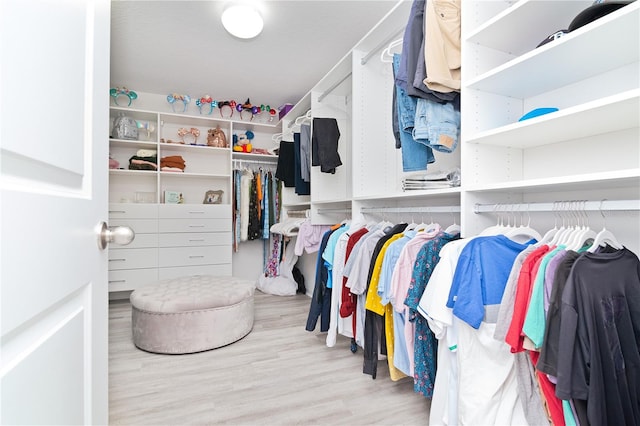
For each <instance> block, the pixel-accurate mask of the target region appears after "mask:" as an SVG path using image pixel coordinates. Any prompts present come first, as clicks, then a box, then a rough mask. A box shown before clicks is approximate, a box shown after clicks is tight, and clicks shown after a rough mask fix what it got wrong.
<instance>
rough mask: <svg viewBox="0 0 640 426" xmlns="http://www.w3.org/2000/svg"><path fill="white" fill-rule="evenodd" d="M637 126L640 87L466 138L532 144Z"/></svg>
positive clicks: (519, 145) (517, 145) (518, 145)
mask: <svg viewBox="0 0 640 426" xmlns="http://www.w3.org/2000/svg"><path fill="white" fill-rule="evenodd" d="M637 127H640V89H634V90H629V91H626V92H624V93H620V94H617V95H613V96H608V97H606V98H602V99H598V100H595V101H592V102H587V103H584V104H582V105H577V106H574V107H570V108H567V109H564V110H559V111H556V112H553V113H550V114H546V115H542V116H539V117H536V118H532V119H529V120H525V121H521V122H516V123H512V124H509V125H507V126H502V127H499V128H496V129H492V130H489V131H486V132H481V133H478V134H477V135H473V136H471V137H470V138H469V139H467V141H466V142H467V143H472V144H487V145H498V146H511V147H515V148H530V147H535V146H541V145H547V144H551V143H556V142H562V141H566V140H571V139H579V138H583V137H587V136H592V135H597V134H602V133H609V132H615V131H619V130H625V129H631V128H637Z"/></svg>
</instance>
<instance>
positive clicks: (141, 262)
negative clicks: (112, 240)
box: [109, 248, 158, 270]
mask: <svg viewBox="0 0 640 426" xmlns="http://www.w3.org/2000/svg"><path fill="white" fill-rule="evenodd" d="M157 267H158V249H157V248H144V249H120V248H119V249H110V250H109V270H117V269H140V268H157Z"/></svg>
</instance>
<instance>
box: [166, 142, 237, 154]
mask: <svg viewBox="0 0 640 426" xmlns="http://www.w3.org/2000/svg"><path fill="white" fill-rule="evenodd" d="M158 146H160V148H161V149H163V150H164V149H166V150H180V151H184V150H190V149H204V150H211V152H213V151H217V152H219V153H221V154H224V153H225V152H227V153H228V152H230V150H231V148H216V147H213V146H208V145H189V144H181V143H166V142H164V143H159V144H158Z"/></svg>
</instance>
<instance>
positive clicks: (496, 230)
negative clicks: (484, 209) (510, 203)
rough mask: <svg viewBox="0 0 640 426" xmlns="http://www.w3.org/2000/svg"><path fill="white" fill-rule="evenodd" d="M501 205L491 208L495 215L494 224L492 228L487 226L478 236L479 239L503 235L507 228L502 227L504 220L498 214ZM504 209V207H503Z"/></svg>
mask: <svg viewBox="0 0 640 426" xmlns="http://www.w3.org/2000/svg"><path fill="white" fill-rule="evenodd" d="M502 206H503V205H502V204H496V205H494V206H493V213H495V215H496V218H497V219H496V224H495V225H493V226H489V227H488V228H485V229H484V230H483V231H482V232H480V233H479V234H478V236H480V237H487V236H492V235H500V234H504V232H506V230H507V229H508V227H506V226H505V225H504V220H503V219H502V215H501V213H500V209H502ZM504 208H505V209H506V206H505V207H504Z"/></svg>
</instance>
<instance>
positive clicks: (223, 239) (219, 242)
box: [158, 232, 231, 247]
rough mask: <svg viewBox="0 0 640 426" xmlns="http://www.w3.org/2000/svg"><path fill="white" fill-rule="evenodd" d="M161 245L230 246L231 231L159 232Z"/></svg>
mask: <svg viewBox="0 0 640 426" xmlns="http://www.w3.org/2000/svg"><path fill="white" fill-rule="evenodd" d="M158 237H159V246H160V247H191V246H225V245H226V246H230V245H231V232H209V233H197V232H189V233H180V234H177V233H172V234H158Z"/></svg>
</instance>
